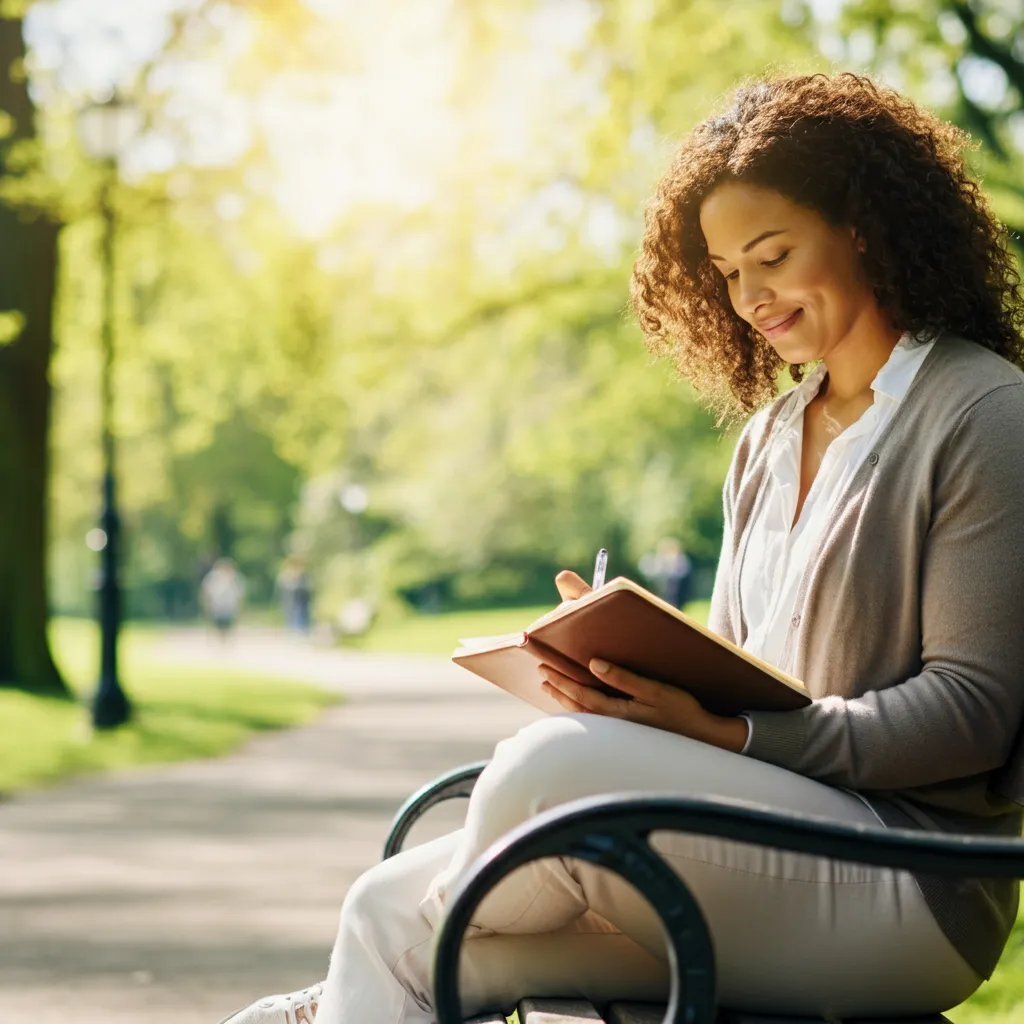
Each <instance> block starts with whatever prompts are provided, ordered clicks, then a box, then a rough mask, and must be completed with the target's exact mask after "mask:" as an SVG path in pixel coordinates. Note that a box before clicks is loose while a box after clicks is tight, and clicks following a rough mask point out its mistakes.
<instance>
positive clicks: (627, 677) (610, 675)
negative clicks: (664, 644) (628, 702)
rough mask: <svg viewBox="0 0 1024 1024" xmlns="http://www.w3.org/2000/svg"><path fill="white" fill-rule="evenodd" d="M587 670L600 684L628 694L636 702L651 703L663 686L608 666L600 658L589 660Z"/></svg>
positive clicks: (625, 670) (633, 673)
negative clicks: (588, 669)
mask: <svg viewBox="0 0 1024 1024" xmlns="http://www.w3.org/2000/svg"><path fill="white" fill-rule="evenodd" d="M589 668H590V671H591V672H593V674H594V675H595V676H597V678H598V679H600V680H601V682H602V683H607V684H608V685H609V686H614V687H615V689H616V690H622V692H623V693H628V694H629V695H630V696H631V697H633V698H635V699H636V700H640V701H644V702H647V703H649V702H651V701H653V700H654V699H655V698H656V697H657V695H658V691H659V690H660V689H661V688H662V687H663V686H664V684H663V683H658V682H655V681H654V680H653V679H645V678H644V677H643V676H638V675H637V674H636V673H635V672H630V671H629V669H628V668H622V667H621V666H620V665H610V664H609V663H608V662H607V661H605V660H604V659H602V658H591V659H590V665H589Z"/></svg>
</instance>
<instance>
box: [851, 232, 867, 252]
mask: <svg viewBox="0 0 1024 1024" xmlns="http://www.w3.org/2000/svg"><path fill="white" fill-rule="evenodd" d="M850 237H851V238H852V239H853V246H854V248H855V249H856V250H857V252H866V251H867V248H868V247H867V243H866V242H865V241H864V239H863V238H861V237H860V235H858V234H857V229H856V228H855V227H852V226H851V227H850Z"/></svg>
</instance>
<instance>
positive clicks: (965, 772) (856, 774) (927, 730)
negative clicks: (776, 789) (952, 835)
mask: <svg viewBox="0 0 1024 1024" xmlns="http://www.w3.org/2000/svg"><path fill="white" fill-rule="evenodd" d="M932 509H933V510H932V521H931V526H930V528H929V531H928V535H927V538H926V541H925V545H924V549H923V551H922V555H921V565H920V574H921V630H922V663H923V669H922V671H921V672H920V673H919V674H918V675H916V676H914V677H912V678H910V679H908V680H906V681H905V682H903V683H900V684H898V685H896V686H891V687H889V688H887V689H883V690H873V691H870V692H868V693H866V694H864V695H863V696H862V697H858V698H855V699H844V698H842V697H826V698H823V699H820V700H817V701H815V702H814V703H813V704H812V705H811V706H810V707H807V708H803V709H801V710H800V711H790V712H781V713H771V712H753V713H751V715H750V717H751V720H752V730H753V731H752V737H751V742H750V746H749V748H748V750H747V753H748V755H749V756H752V757H757V758H759V759H761V760H764V761H769V762H771V763H773V764H778V765H781V766H782V767H784V768H789V769H791V770H793V771H797V772H800V773H801V774H804V775H808V776H811V777H813V778H818V779H821V780H823V781H825V782H829V783H832V784H835V785H843V786H850V787H852V788H855V789H906V788H911V787H916V786H925V785H930V784H935V783H940V782H943V781H945V780H949V779H958V778H965V777H968V776H972V775H977V774H980V773H984V772H989V771H992V770H993V769H995V768H998V767H999V766H1000V765H1001V764H1003V762H1004V761H1005V760H1006V759H1007V757H1008V756H1009V753H1010V749H1011V746H1012V744H1013V740H1014V736H1015V735H1016V732H1017V728H1018V725H1019V723H1020V720H1021V713H1022V709H1024V621H1022V615H1024V397H1022V385H1009V386H1006V387H1003V388H1000V389H998V390H996V391H993V392H991V393H990V394H989V395H987V396H986V397H985V398H983V399H982V400H980V401H979V402H978V403H977V404H975V405H974V406H973V407H972V408H971V410H970V411H969V412H968V413H967V414H966V415H965V417H964V419H963V420H962V421H961V423H960V425H959V427H958V428H957V430H956V431H955V432H954V434H953V435H952V437H951V439H950V442H949V445H948V447H947V449H946V451H945V453H944V455H943V458H942V460H941V461H940V463H939V464H938V467H937V470H936V474H935V480H934V487H933V506H932Z"/></svg>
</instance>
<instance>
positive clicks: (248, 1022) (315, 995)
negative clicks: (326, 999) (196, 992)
mask: <svg viewBox="0 0 1024 1024" xmlns="http://www.w3.org/2000/svg"><path fill="white" fill-rule="evenodd" d="M323 990H324V986H323V984H322V983H320V984H316V985H313V986H312V987H311V988H304V989H303V990H302V991H301V992H292V993H290V994H289V995H286V996H267V997H266V998H265V999H260V1000H259V1001H258V1002H255V1003H253V1004H252V1005H251V1006H247V1007H245V1009H244V1010H238V1011H236V1012H235V1013H232V1014H230V1015H229V1016H227V1017H225V1018H224V1019H223V1020H222V1021H221V1022H220V1024H313V1018H314V1017H315V1016H316V1008H317V1006H319V1004H320V993H321V992H323Z"/></svg>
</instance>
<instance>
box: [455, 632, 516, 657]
mask: <svg viewBox="0 0 1024 1024" xmlns="http://www.w3.org/2000/svg"><path fill="white" fill-rule="evenodd" d="M522 642H523V633H522V631H520V632H518V633H500V634H498V635H497V636H471V637H466V638H462V637H460V638H459V647H458V648H457V650H456V653H458V652H459V651H462V652H463V653H465V654H473V653H475V652H476V651H494V650H500V649H501V648H502V647H518V646H519V645H520V644H521V643H522Z"/></svg>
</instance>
